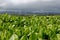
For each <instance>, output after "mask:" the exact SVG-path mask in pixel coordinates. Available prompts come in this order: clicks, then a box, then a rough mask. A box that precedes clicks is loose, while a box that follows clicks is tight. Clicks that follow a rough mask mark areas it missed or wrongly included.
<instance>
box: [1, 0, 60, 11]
mask: <svg viewBox="0 0 60 40" xmlns="http://www.w3.org/2000/svg"><path fill="white" fill-rule="evenodd" d="M0 8H2V9H28V10H29V9H32V10H50V9H53V10H57V9H60V0H37V1H35V2H30V3H22V4H21V3H18V5H15V3H13V2H12V3H11V2H9V1H8V0H0Z"/></svg>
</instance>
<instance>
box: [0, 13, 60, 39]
mask: <svg viewBox="0 0 60 40" xmlns="http://www.w3.org/2000/svg"><path fill="white" fill-rule="evenodd" d="M0 40H60V16H36V15H30V16H16V15H8V14H0Z"/></svg>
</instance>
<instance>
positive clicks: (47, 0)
mask: <svg viewBox="0 0 60 40" xmlns="http://www.w3.org/2000/svg"><path fill="white" fill-rule="evenodd" d="M41 1H44V2H50V1H53V0H41Z"/></svg>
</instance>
